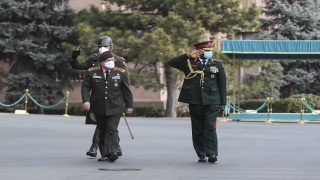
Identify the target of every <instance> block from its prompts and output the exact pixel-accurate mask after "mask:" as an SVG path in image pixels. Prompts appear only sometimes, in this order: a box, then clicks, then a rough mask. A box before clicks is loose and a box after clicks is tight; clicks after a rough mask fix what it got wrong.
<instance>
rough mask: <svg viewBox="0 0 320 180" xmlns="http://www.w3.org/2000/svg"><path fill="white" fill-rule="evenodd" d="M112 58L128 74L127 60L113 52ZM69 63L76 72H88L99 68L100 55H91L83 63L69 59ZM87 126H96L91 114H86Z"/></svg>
mask: <svg viewBox="0 0 320 180" xmlns="http://www.w3.org/2000/svg"><path fill="white" fill-rule="evenodd" d="M111 54H112V56H113V57H114V63H115V66H116V67H120V68H122V69H124V70H125V73H126V74H128V69H127V67H126V66H125V62H126V60H125V59H124V58H123V57H120V56H118V55H116V54H114V53H113V52H112V51H111ZM69 63H70V65H71V67H72V68H73V69H75V70H87V69H89V68H92V67H99V66H100V64H99V54H93V55H91V56H90V57H89V58H88V59H87V60H85V61H83V62H79V61H78V60H77V59H72V58H70V59H69ZM128 81H129V83H130V78H129V80H128ZM85 124H96V122H95V120H93V119H92V117H91V116H90V113H87V114H86V122H85Z"/></svg>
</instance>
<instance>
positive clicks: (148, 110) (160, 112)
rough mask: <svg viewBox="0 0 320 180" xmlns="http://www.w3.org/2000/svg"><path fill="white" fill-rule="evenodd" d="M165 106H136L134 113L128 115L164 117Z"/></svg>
mask: <svg viewBox="0 0 320 180" xmlns="http://www.w3.org/2000/svg"><path fill="white" fill-rule="evenodd" d="M164 115H165V110H164V108H155V107H150V106H137V107H134V109H133V113H132V114H130V115H127V116H130V117H164Z"/></svg>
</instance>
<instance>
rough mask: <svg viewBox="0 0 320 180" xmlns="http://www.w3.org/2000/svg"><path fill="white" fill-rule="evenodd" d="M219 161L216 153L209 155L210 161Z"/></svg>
mask: <svg viewBox="0 0 320 180" xmlns="http://www.w3.org/2000/svg"><path fill="white" fill-rule="evenodd" d="M216 161H217V156H216V155H209V156H208V162H212V163H214V162H216Z"/></svg>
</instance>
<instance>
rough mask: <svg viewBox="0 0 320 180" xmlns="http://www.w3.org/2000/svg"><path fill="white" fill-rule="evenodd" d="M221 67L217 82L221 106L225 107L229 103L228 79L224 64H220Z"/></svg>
mask: <svg viewBox="0 0 320 180" xmlns="http://www.w3.org/2000/svg"><path fill="white" fill-rule="evenodd" d="M219 65H220V66H219V72H218V77H217V78H218V79H217V82H218V86H219V92H220V105H225V104H226V103H227V77H226V72H225V70H224V67H223V65H222V63H219Z"/></svg>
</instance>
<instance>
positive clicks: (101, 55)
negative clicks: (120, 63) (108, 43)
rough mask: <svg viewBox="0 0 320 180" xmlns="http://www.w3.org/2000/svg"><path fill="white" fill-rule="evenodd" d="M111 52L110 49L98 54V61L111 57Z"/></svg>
mask: <svg viewBox="0 0 320 180" xmlns="http://www.w3.org/2000/svg"><path fill="white" fill-rule="evenodd" d="M112 57H113V56H112V54H111V52H110V51H106V52H104V53H102V54H100V55H99V62H102V61H105V60H106V59H108V58H112Z"/></svg>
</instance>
